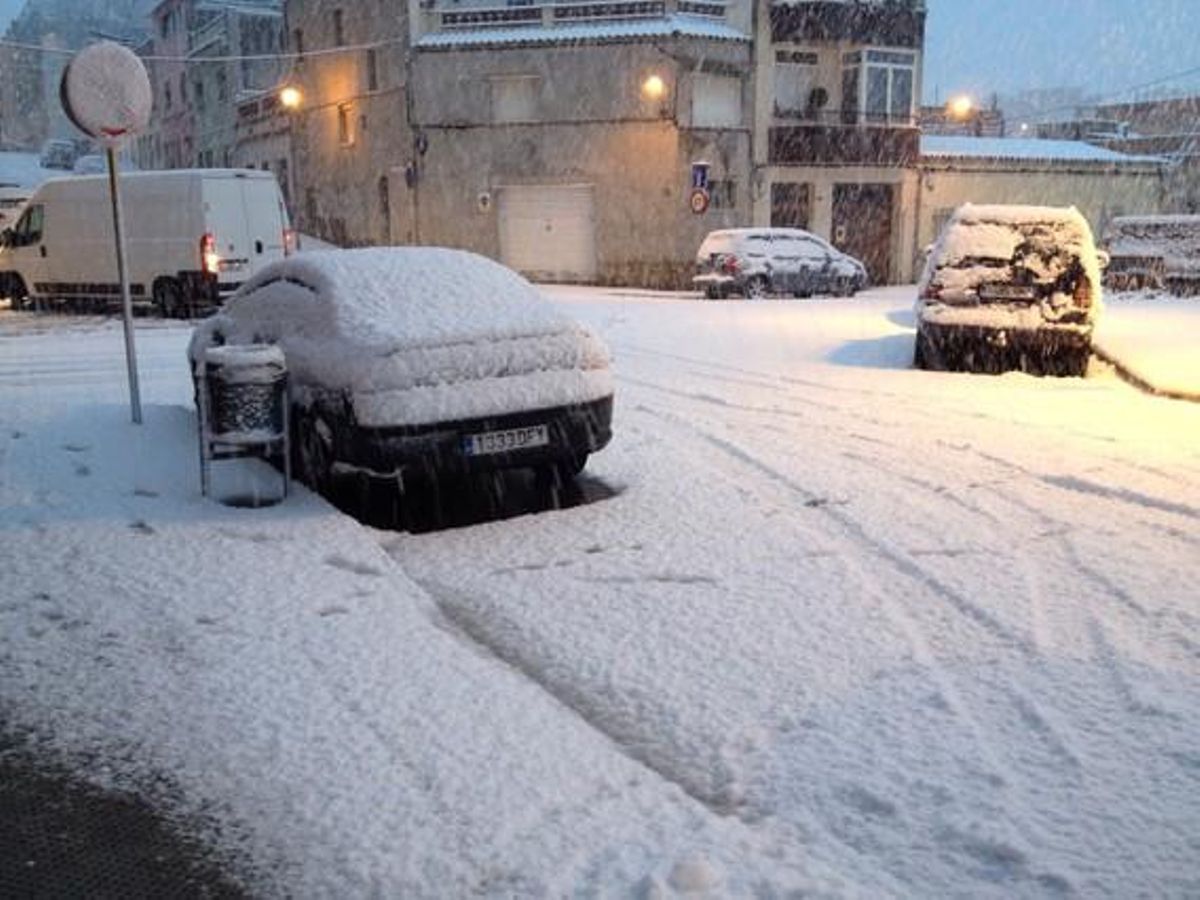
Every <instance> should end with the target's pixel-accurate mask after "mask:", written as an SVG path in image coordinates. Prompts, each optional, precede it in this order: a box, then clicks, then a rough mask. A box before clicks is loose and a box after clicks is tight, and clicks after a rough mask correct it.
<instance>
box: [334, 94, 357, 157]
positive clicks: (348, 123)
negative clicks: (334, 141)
mask: <svg viewBox="0 0 1200 900" xmlns="http://www.w3.org/2000/svg"><path fill="white" fill-rule="evenodd" d="M353 114H354V111H353V110H352V109H351V108H350V104H349V103H342V104H340V105H339V106H338V108H337V133H338V143H339V144H341V145H342V146H343V147H349V146H350V145H351V144H353V143H354V124H353V123H354V115H353Z"/></svg>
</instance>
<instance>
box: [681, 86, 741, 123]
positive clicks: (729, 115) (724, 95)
mask: <svg viewBox="0 0 1200 900" xmlns="http://www.w3.org/2000/svg"><path fill="white" fill-rule="evenodd" d="M692 125H693V126H694V127H696V128H740V127H741V125H742V80H741V79H740V78H730V77H728V76H725V75H695V76H694V77H693V78H692Z"/></svg>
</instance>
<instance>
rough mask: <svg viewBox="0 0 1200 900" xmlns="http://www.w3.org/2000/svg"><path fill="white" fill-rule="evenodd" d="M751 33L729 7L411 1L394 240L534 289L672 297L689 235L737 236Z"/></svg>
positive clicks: (746, 203) (669, 1) (746, 20)
mask: <svg viewBox="0 0 1200 900" xmlns="http://www.w3.org/2000/svg"><path fill="white" fill-rule="evenodd" d="M752 21H753V4H752V3H748V2H744V0H740V2H725V0H604V2H596V0H520V2H515V0H508V2H504V0H423V2H420V3H419V4H417V6H416V7H415V12H414V13H413V17H412V29H411V34H412V54H411V64H410V71H409V78H410V82H409V91H410V96H409V107H408V108H409V115H410V125H411V129H412V135H413V141H412V143H411V145H410V146H409V147H408V148H405V149H406V150H407V153H406V154H405V156H404V158H403V168H402V169H401V170H400V171H401V172H402V173H403V179H404V180H403V185H404V190H403V192H402V193H401V194H400V195H398V196H396V198H395V199H396V202H394V203H393V216H394V217H395V218H396V219H397V220H398V221H399V220H403V222H404V223H405V224H404V226H403V228H398V229H397V233H398V234H399V233H407V234H411V235H412V237H413V239H414V240H416V241H417V242H420V243H433V244H447V245H452V246H458V247H465V248H467V249H471V250H474V251H477V252H479V253H483V254H486V255H489V256H492V257H494V258H497V259H499V260H501V261H502V262H504V263H506V264H507V265H509V266H511V267H513V268H515V269H517V270H519V271H522V272H524V273H526V274H528V275H530V276H532V277H535V278H541V279H555V280H566V281H579V282H602V283H607V284H631V285H643V286H660V287H677V286H681V285H687V284H689V283H690V277H691V274H692V268H693V265H694V258H695V253H696V249H697V247H698V246H699V245H700V242H701V240H702V238H703V237H704V235H705V234H706V233H707V232H708V231H709V230H712V229H714V228H721V227H731V226H735V225H745V224H748V223H749V221H750V215H751V204H752V198H751V184H750V178H749V175H750V161H751V135H752V128H753V121H754V120H753V90H752V75H753V68H752V55H751V35H752ZM696 164H703V165H701V166H700V168H701V169H702V170H703V171H704V172H705V173H706V176H707V179H708V186H709V198H710V204H709V207H708V209H707V210H705V211H703V212H700V213H698V212H694V211H693V209H692V208H691V206H690V199H691V194H692V188H693V180H692V179H693V170H694V169H695V168H696Z"/></svg>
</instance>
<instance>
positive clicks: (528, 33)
mask: <svg viewBox="0 0 1200 900" xmlns="http://www.w3.org/2000/svg"><path fill="white" fill-rule="evenodd" d="M666 37H694V38H707V39H710V40H718V41H749V40H750V38H749V37H748V36H747V35H745V34H743V33H742V32H740V31H738V30H737V29H736V28H732V27H730V26H729V25H726V24H724V23H723V22H715V21H709V20H706V19H703V18H699V17H696V16H689V15H682V14H674V15H669V16H664V17H662V18H654V19H645V20H642V21H635V22H596V23H591V22H589V23H581V24H573V25H557V26H554V27H552V28H542V27H539V26H516V27H512V28H462V29H459V28H455V29H452V30H447V31H441V32H437V33H434V34H427V35H425V36H424V37H423V38H421V39H420V40H419V41H417V47H419V48H420V49H422V50H439V49H440V50H444V49H451V48H456V47H478V46H485V45H493V44H558V43H572V44H575V43H586V42H589V41H596V42H614V41H636V40H644V39H646V38H666Z"/></svg>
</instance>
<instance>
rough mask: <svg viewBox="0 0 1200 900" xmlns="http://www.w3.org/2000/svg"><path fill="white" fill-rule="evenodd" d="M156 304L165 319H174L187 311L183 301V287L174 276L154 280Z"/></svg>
mask: <svg viewBox="0 0 1200 900" xmlns="http://www.w3.org/2000/svg"><path fill="white" fill-rule="evenodd" d="M153 293H154V305H155V306H156V307H157V308H158V311H159V314H160V315H162V317H163V318H164V319H174V318H176V317H178V316H182V315H183V314H184V313H185V312H186V311H187V304H185V303H184V301H183V288H181V287H180V286H179V282H178V281H176V280H175V279H174V278H160V279H158V280H157V281H156V282H154V289H153Z"/></svg>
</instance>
